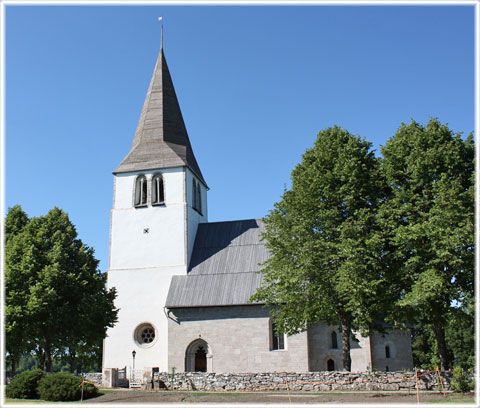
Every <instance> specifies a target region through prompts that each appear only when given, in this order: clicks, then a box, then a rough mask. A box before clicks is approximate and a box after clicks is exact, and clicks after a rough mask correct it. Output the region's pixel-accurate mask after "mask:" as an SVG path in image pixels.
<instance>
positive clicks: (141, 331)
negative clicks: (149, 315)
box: [135, 323, 156, 347]
mask: <svg viewBox="0 0 480 408" xmlns="http://www.w3.org/2000/svg"><path fill="white" fill-rule="evenodd" d="M155 338H156V333H155V328H154V327H153V326H152V325H151V324H150V323H142V324H141V325H139V326H138V327H137V328H136V329H135V340H136V342H137V343H138V344H139V345H140V346H142V347H148V346H151V345H153V343H154V342H155Z"/></svg>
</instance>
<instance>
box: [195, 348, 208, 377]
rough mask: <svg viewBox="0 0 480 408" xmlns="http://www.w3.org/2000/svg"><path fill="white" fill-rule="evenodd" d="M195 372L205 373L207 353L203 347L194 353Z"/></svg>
mask: <svg viewBox="0 0 480 408" xmlns="http://www.w3.org/2000/svg"><path fill="white" fill-rule="evenodd" d="M195 371H203V372H206V371H207V353H206V351H205V349H204V348H203V346H200V347H199V348H198V349H197V351H196V352H195Z"/></svg>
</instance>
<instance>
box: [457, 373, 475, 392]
mask: <svg viewBox="0 0 480 408" xmlns="http://www.w3.org/2000/svg"><path fill="white" fill-rule="evenodd" d="M472 389H473V382H471V381H468V378H467V375H466V374H465V372H464V371H463V368H462V367H455V368H454V369H453V378H452V390H453V391H455V392H461V393H466V392H468V391H470V390H472Z"/></svg>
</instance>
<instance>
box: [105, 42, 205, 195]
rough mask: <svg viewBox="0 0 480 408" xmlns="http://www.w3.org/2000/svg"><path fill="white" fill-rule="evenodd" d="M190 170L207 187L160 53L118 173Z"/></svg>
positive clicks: (162, 55)
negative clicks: (135, 127)
mask: <svg viewBox="0 0 480 408" xmlns="http://www.w3.org/2000/svg"><path fill="white" fill-rule="evenodd" d="M177 166H187V167H189V168H190V170H191V171H192V172H193V173H194V174H195V175H196V176H197V177H198V178H199V179H200V180H201V181H202V182H203V183H204V184H205V186H206V185H207V184H206V182H205V180H204V178H203V175H202V172H201V171H200V167H199V166H198V163H197V160H196V159H195V155H194V154H193V150H192V146H191V144H190V140H189V138H188V134H187V129H186V128H185V123H184V121H183V117H182V112H181V110H180V105H179V103H178V100H177V95H176V93H175V89H174V87H173V82H172V78H171V76H170V72H169V70H168V66H167V61H166V60H165V55H164V53H163V48H161V49H160V53H159V55H158V59H157V63H156V65H155V70H154V72H153V76H152V80H151V81H150V86H149V88H148V91H147V96H146V98H145V103H144V104H143V109H142V113H141V115H140V120H139V121H138V125H137V130H136V132H135V137H134V139H133V143H132V148H131V149H130V152H129V153H128V154H127V157H125V159H123V161H122V162H121V163H120V165H119V166H118V167H117V169H116V170H115V171H114V173H123V172H134V171H144V170H153V169H162V168H168V167H177Z"/></svg>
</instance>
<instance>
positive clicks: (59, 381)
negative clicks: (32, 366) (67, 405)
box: [38, 373, 98, 401]
mask: <svg viewBox="0 0 480 408" xmlns="http://www.w3.org/2000/svg"><path fill="white" fill-rule="evenodd" d="M82 381H83V378H82V377H77V376H75V375H72V374H67V373H56V374H51V375H47V376H45V377H44V378H43V379H42V380H41V381H40V384H39V386H38V392H39V395H40V398H41V399H43V400H45V401H76V400H79V399H80V397H81V384H82ZM96 395H98V390H97V387H95V386H94V385H91V384H84V385H83V399H88V398H92V397H95V396H96Z"/></svg>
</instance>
